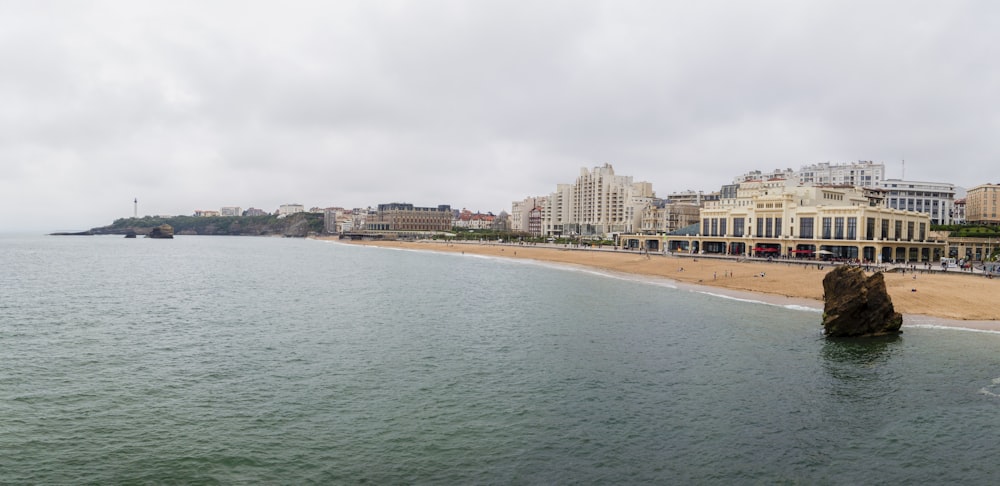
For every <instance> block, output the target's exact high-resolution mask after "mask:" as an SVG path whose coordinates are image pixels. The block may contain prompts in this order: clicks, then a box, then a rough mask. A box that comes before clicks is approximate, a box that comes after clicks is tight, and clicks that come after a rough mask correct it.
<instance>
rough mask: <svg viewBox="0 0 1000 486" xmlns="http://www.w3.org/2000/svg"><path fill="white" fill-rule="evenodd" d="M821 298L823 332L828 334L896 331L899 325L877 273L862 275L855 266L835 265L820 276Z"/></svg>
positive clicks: (852, 335) (875, 333)
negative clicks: (868, 275) (869, 275)
mask: <svg viewBox="0 0 1000 486" xmlns="http://www.w3.org/2000/svg"><path fill="white" fill-rule="evenodd" d="M823 301H824V306H823V332H824V333H825V334H826V335H827V336H830V337H855V336H883V335H887V334H896V333H898V332H900V331H899V328H900V326H902V325H903V316H902V315H901V314H900V313H898V312H896V311H895V309H894V308H893V306H892V299H891V298H890V297H889V293H888V291H886V288H885V279H884V278H883V277H882V274H881V273H876V274H874V275H872V276H871V277H866V276H865V272H864V270H862V269H860V268H858V267H850V266H841V267H838V268H836V269H834V270H833V271H831V272H830V273H828V274H826V277H824V278H823Z"/></svg>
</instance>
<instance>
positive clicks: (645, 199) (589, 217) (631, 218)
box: [542, 164, 656, 237]
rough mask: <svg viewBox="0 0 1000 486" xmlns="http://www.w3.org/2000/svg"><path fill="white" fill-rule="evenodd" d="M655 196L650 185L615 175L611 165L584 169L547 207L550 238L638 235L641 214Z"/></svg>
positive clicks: (546, 225) (545, 220)
mask: <svg viewBox="0 0 1000 486" xmlns="http://www.w3.org/2000/svg"><path fill="white" fill-rule="evenodd" d="M655 197H656V195H655V194H654V193H653V185H652V184H651V183H649V182H633V181H632V177H631V176H621V175H616V174H615V171H614V168H613V167H612V166H611V164H604V165H603V166H601V167H595V168H594V169H593V170H588V169H586V168H583V169H581V170H580V176H579V177H577V179H576V182H575V183H573V184H559V185H557V186H556V191H555V192H553V193H552V194H550V195H549V196H548V198H547V199H546V201H545V205H544V212H543V215H542V219H543V223H542V225H543V232H544V233H545V234H546V235H548V236H584V237H587V236H600V237H603V236H606V235H608V234H612V233H628V232H633V231H637V230H638V228H639V226H640V224H641V220H642V210H643V208H645V207H646V206H647V205H648V204H650V203H651V202H652V201H653V199H654V198H655Z"/></svg>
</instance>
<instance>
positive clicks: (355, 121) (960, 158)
mask: <svg viewBox="0 0 1000 486" xmlns="http://www.w3.org/2000/svg"><path fill="white" fill-rule="evenodd" d="M997 25H1000V4H998V3H996V2H989V1H982V2H961V1H946V2H945V1H934V2H920V1H898V2H871V1H857V2H852V1H843V0H837V1H830V2H822V1H807V2H802V1H788V2H756V1H748V2H742V1H740V2H733V1H718V2H714V1H703V0H699V1H683V2H668V1H631V2H630V1H622V0H616V1H608V2H597V1H580V0H573V1H565V2H556V1H538V0H536V1H489V0H477V1H454V2H451V1H435V0H420V1H411V2H390V1H372V0H365V1H316V2H305V1H284V2H274V1H259V2H253V1H249V2H248V1H233V2H223V1H204V0H199V1H192V2H185V1H169V2H167V1H156V2H153V1H149V2H143V1H113V2H100V1H62V2H59V1H45V0H38V1H7V0H0V168H2V175H0V232H4V231H21V230H30V231H35V230H38V231H50V230H51V231H55V230H76V229H87V228H91V227H94V226H102V225H105V224H110V223H111V222H112V221H113V220H114V219H116V218H119V217H128V216H131V215H132V210H133V207H132V200H133V198H138V199H139V213H140V216H141V215H146V214H164V215H166V214H171V215H172V214H192V213H193V212H194V211H195V210H196V209H216V210H217V209H219V208H220V207H221V206H240V207H242V208H244V209H246V208H249V207H256V208H261V209H264V210H266V211H274V210H275V209H277V207H278V205H280V204H282V203H300V204H303V205H305V206H306V207H307V208H309V207H312V206H320V207H327V206H344V207H366V206H374V205H377V204H379V203H385V202H410V203H413V204H416V205H418V206H437V205H438V204H450V205H452V206H453V207H455V208H468V209H470V210H473V211H476V210H479V211H483V212H486V211H492V212H494V213H498V212H500V211H501V210H506V211H508V212H509V211H510V203H511V201H513V200H515V199H522V198H524V197H526V196H533V195H544V194H548V193H550V192H552V191H554V190H555V186H556V184H559V183H571V182H573V181H574V179H575V178H576V177H577V176H578V175H579V171H580V168H582V167H588V168H592V167H595V166H599V165H602V164H604V163H611V164H613V165H614V167H615V172H616V173H618V174H621V175H631V176H633V177H634V179H635V180H637V181H649V182H652V184H653V189H654V190H655V191H656V193H657V195H658V196H661V197H664V196H666V195H668V194H669V193H671V192H676V191H684V190H688V189H691V190H703V191H713V190H718V188H719V186H721V185H722V184H726V183H729V182H731V180H732V178H733V177H735V176H737V175H740V174H743V173H745V172H748V171H750V170H755V169H759V170H764V171H768V170H772V169H775V168H795V169H797V168H799V167H801V166H802V165H804V164H811V163H816V162H833V163H843V162H850V161H856V160H873V161H876V162H883V163H885V165H886V169H887V173H888V174H887V175H888V176H889V177H893V178H899V177H901V176H904V175H905V177H906V178H907V179H913V180H922V181H940V182H950V183H954V184H956V185H958V186H962V187H972V186H974V185H977V184H981V183H985V182H1000V177H998V175H997V162H998V160H1000V157H998V148H997V143H998V140H1000V108H998V107H1000V103H998V102H1000V52H998V51H1000V34H997V33H996V32H997V31H996V26H997ZM904 159H905V161H906V163H905V174H903V172H902V164H901V161H902V160H904Z"/></svg>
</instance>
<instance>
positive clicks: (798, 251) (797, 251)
mask: <svg viewBox="0 0 1000 486" xmlns="http://www.w3.org/2000/svg"><path fill="white" fill-rule="evenodd" d="M812 252H813V251H812V250H792V253H812Z"/></svg>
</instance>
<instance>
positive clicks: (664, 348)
mask: <svg viewBox="0 0 1000 486" xmlns="http://www.w3.org/2000/svg"><path fill="white" fill-rule="evenodd" d="M998 350H1000V335H998V334H993V333H984V332H970V331H962V330H954V329H936V328H907V329H906V332H905V333H904V334H903V335H901V336H899V337H895V338H886V339H876V340H868V341H840V340H829V339H826V338H824V337H823V336H822V335H821V334H820V314H819V313H818V312H815V311H810V310H805V309H801V308H794V307H793V308H789V307H785V306H780V305H773V304H766V303H761V302H751V301H747V300H746V299H744V300H737V299H732V298H723V297H720V296H717V295H711V293H710V292H705V291H700V290H698V289H691V288H675V287H674V286H672V285H671V284H670V283H669V282H658V281H649V280H638V279H636V280H632V279H630V278H623V277H621V276H609V275H602V274H600V273H599V272H593V271H585V270H579V269H572V268H566V267H557V266H552V265H546V264H540V263H530V262H524V261H509V260H502V259H491V258H483V257H475V256H472V255H460V254H439V253H430V252H415V251H401V250H389V249H380V248H372V247H357V246H349V245H342V244H338V243H332V242H322V241H314V240H300V239H280V238H250V237H184V236H180V237H177V238H176V239H174V240H150V239H141V238H140V239H135V240H128V239H125V238H119V237H110V236H109V237H41V236H30V237H27V236H17V237H14V236H7V237H0V353H2V354H0V358H2V359H0V483H2V484H81V483H94V484H116V483H173V484H248V483H250V484H259V483H267V484H304V483H305V484H308V483H321V484H357V483H367V484H380V485H381V484H481V483H487V484H640V483H648V484H733V483H737V484H746V483H751V484H772V483H786V484H909V483H920V484H948V483H958V484H993V483H995V482H996V480H997V477H998V475H1000V464H998V462H997V457H1000V441H998V440H997V437H998V435H1000V353H998V352H997V351H998Z"/></svg>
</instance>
